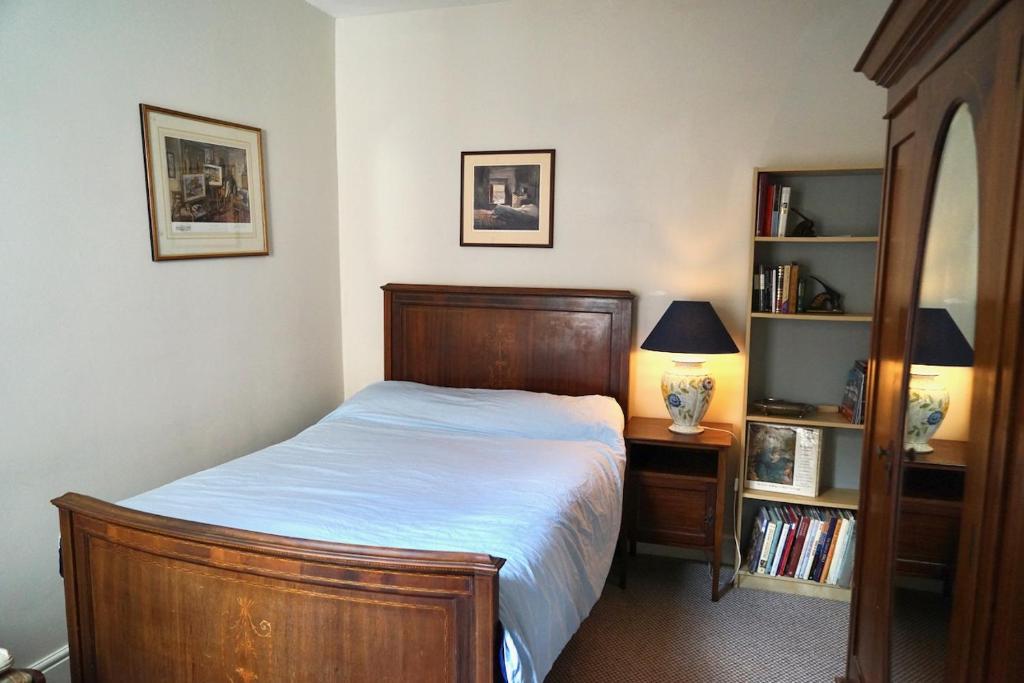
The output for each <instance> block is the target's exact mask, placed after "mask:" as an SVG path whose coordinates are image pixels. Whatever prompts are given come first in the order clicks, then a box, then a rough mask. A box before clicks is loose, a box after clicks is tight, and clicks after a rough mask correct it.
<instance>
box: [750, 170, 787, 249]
mask: <svg viewBox="0 0 1024 683" xmlns="http://www.w3.org/2000/svg"><path fill="white" fill-rule="evenodd" d="M791 194H792V188H791V187H789V186H783V185H779V184H778V183H769V182H768V175H767V174H765V173H762V174H761V175H760V176H759V177H758V179H757V230H756V234H757V236H758V237H785V236H786V229H787V228H788V227H789V199H790V195H791Z"/></svg>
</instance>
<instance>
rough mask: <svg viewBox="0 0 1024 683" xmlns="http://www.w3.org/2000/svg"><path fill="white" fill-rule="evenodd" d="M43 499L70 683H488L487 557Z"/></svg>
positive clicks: (493, 605) (493, 595) (491, 657)
mask: <svg viewBox="0 0 1024 683" xmlns="http://www.w3.org/2000/svg"><path fill="white" fill-rule="evenodd" d="M53 503H54V505H56V506H57V507H58V508H60V529H61V549H62V553H63V559H62V562H63V571H64V590H65V595H66V599H67V619H68V638H69V645H70V648H71V670H72V680H73V681H75V682H76V683H86V682H88V683H92V682H102V683H118V682H122V681H123V682H124V683H142V682H145V683H162V682H167V683H188V682H195V683H208V682H215V683H279V682H284V681H288V682H290V683H307V682H308V683H329V682H331V681H346V682H353V683H357V682H361V681H396V682H403V683H404V682H407V681H492V680H495V678H496V676H498V674H497V670H496V666H497V663H498V652H499V649H498V640H499V637H500V633H499V632H500V627H499V626H498V570H499V569H500V568H501V565H502V564H503V562H504V560H501V559H499V558H494V557H490V556H488V555H479V554H471V553H448V552H426V551H414V550H402V549H397V548H372V547H366V546H350V545H342V544H336V543H325V542H319V541H309V540H303V539H296V538H287V537H283V536H273V535H270V534H261V533H253V532H247V531H239V530H237V529H227V528H223V527H216V526H211V525H207V524H198V523H194V522H187V521H183V520H179V519H172V518H168V517H161V516H158V515H151V514H146V513H142V512H137V511H134V510H129V509H127V508H122V507H118V506H116V505H111V504H109V503H104V502H102V501H99V500H96V499H94V498H89V497H87V496H82V495H79V494H75V493H68V494H66V495H64V496H61V497H60V498H57V499H56V500H54V501H53Z"/></svg>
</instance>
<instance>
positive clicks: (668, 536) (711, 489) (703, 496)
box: [630, 471, 717, 546]
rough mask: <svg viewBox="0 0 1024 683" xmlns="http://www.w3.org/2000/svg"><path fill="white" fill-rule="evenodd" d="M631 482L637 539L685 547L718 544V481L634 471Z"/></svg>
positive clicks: (631, 474)
mask: <svg viewBox="0 0 1024 683" xmlns="http://www.w3.org/2000/svg"><path fill="white" fill-rule="evenodd" d="M630 484H631V487H632V500H633V508H634V509H633V515H634V517H633V532H634V534H635V537H634V540H636V541H641V542H645V543H661V544H665V545H683V546H711V545H713V544H714V529H715V524H714V521H715V494H716V488H717V484H716V482H715V481H713V480H711V481H701V480H699V479H695V478H692V477H683V476H678V475H673V474H665V473H660V472H646V471H634V472H632V473H630Z"/></svg>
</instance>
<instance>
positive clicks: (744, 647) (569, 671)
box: [546, 555, 850, 683]
mask: <svg viewBox="0 0 1024 683" xmlns="http://www.w3.org/2000/svg"><path fill="white" fill-rule="evenodd" d="M629 562H630V565H629V584H628V587H627V588H626V589H625V590H621V589H620V588H619V587H618V586H617V585H615V583H614V581H615V580H616V577H617V574H616V573H615V572H616V571H617V570H615V569H613V570H612V572H613V573H612V577H611V580H610V581H609V583H608V584H607V585H606V586H605V589H604V594H603V595H602V596H601V599H600V600H599V601H598V603H597V605H596V606H595V607H594V610H593V611H592V612H591V614H590V616H589V617H588V618H587V620H586V621H584V622H583V625H582V626H581V627H580V630H579V631H578V632H577V633H576V635H575V636H573V639H572V640H571V641H570V642H569V644H568V645H566V647H565V650H564V651H563V652H562V655H561V656H560V657H559V659H558V661H557V662H555V666H554V669H552V671H551V673H550V674H549V675H548V677H547V679H546V683H579V682H586V683H591V682H593V683H604V682H606V681H607V682H609V683H611V682H613V681H614V682H615V683H641V682H642V683H647V682H649V681H667V682H678V683H689V682H690V681H694V682H698V681H699V682H700V683H832V681H833V680H834V678H835V677H836V676H838V675H840V674H842V672H843V668H844V666H845V662H846V637H847V624H848V619H849V612H850V606H849V604H847V603H843V602H835V601H832V600H823V599H820V598H806V597H802V596H795V595H788V594H781V593H768V592H765V591H758V590H751V589H736V590H731V591H729V592H728V593H727V594H725V595H724V596H722V599H721V600H720V601H719V602H717V603H714V602H711V579H710V577H709V576H708V571H707V565H706V564H703V563H699V562H692V561H686V560H678V559H673V558H666V557H653V556H645V555H639V556H637V557H634V558H630V559H629ZM723 574H727V570H723Z"/></svg>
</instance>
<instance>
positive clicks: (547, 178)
mask: <svg viewBox="0 0 1024 683" xmlns="http://www.w3.org/2000/svg"><path fill="white" fill-rule="evenodd" d="M461 187H462V197H461V203H460V210H459V219H460V226H459V244H460V245H461V246H463V247H551V246H553V245H554V217H555V150H553V149H532V150H521V151H508V152H463V153H462V182H461Z"/></svg>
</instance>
